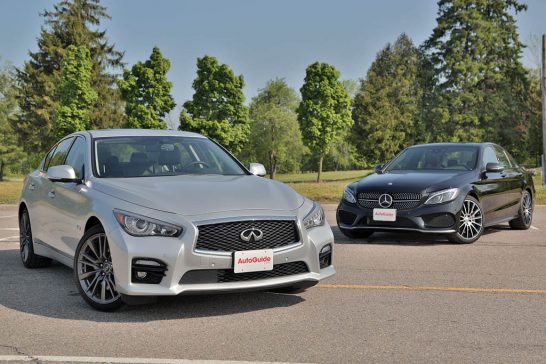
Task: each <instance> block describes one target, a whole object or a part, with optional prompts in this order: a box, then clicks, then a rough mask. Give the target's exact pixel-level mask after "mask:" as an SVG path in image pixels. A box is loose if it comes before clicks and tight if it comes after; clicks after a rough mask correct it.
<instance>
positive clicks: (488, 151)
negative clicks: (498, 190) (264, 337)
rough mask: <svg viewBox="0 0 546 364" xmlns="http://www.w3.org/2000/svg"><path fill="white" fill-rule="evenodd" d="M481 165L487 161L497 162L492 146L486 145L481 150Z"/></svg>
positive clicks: (484, 164)
mask: <svg viewBox="0 0 546 364" xmlns="http://www.w3.org/2000/svg"><path fill="white" fill-rule="evenodd" d="M482 160H483V167H484V168H485V166H486V165H487V163H499V160H498V159H497V155H496V154H495V151H494V150H493V148H492V147H486V148H485V149H484V150H483V156H482Z"/></svg>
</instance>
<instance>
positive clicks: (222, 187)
mask: <svg viewBox="0 0 546 364" xmlns="http://www.w3.org/2000/svg"><path fill="white" fill-rule="evenodd" d="M93 188H94V189H96V190H97V191H100V192H102V193H105V194H108V195H110V196H114V197H117V198H119V199H121V200H124V201H127V202H130V203H134V204H137V205H140V206H144V207H147V208H152V209H155V210H160V211H167V212H171V213H177V214H181V215H186V216H191V215H201V214H207V213H215V212H225V211H237V210H239V211H240V210H269V211H290V210H295V209H297V208H298V207H300V206H301V205H302V204H303V202H304V198H303V197H302V196H301V195H299V194H298V193H296V192H295V191H294V190H293V189H291V188H290V187H288V186H287V185H285V184H282V183H280V182H277V181H272V180H268V179H266V178H261V177H256V176H248V175H244V176H222V175H203V176H197V175H181V176H163V177H139V178H101V179H95V180H94V181H93Z"/></svg>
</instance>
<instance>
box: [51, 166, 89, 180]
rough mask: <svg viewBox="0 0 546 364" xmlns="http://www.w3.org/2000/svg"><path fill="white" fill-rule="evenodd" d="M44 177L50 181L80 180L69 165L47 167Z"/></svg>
mask: <svg viewBox="0 0 546 364" xmlns="http://www.w3.org/2000/svg"><path fill="white" fill-rule="evenodd" d="M46 177H47V178H48V179H49V180H50V181H51V182H73V183H80V182H81V179H79V178H77V177H76V172H74V168H72V166H69V165H62V166H54V167H49V168H48V169H47V173H46Z"/></svg>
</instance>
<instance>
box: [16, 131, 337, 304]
mask: <svg viewBox="0 0 546 364" xmlns="http://www.w3.org/2000/svg"><path fill="white" fill-rule="evenodd" d="M265 173H266V172H265V169H264V167H263V166H262V165H261V164H257V163H251V164H250V167H249V168H248V169H247V168H245V167H244V166H243V165H242V164H241V163H240V162H239V161H237V160H236V159H235V158H234V157H233V156H232V155H231V154H230V153H228V152H227V151H226V150H225V149H224V148H223V147H222V146H220V145H219V144H217V143H215V142H214V141H212V140H210V139H208V138H206V137H203V136H201V135H198V134H194V133H186V132H176V131H150V130H147V131H146V130H102V131H86V132H79V133H75V134H72V135H69V136H67V137H65V138H64V139H62V140H61V141H59V142H58V143H57V144H56V145H55V146H53V148H51V150H50V151H49V153H47V155H46V156H45V157H44V159H43V160H42V162H41V164H40V166H39V168H38V169H37V170H35V171H33V172H32V173H30V174H29V175H28V176H27V177H26V179H25V182H24V187H23V191H22V195H21V200H20V204H19V222H20V248H21V259H22V261H23V264H24V265H25V266H26V267H28V268H34V267H43V266H46V265H48V264H49V263H50V262H51V259H55V260H57V261H59V262H61V263H63V264H65V265H68V266H69V267H72V268H73V269H74V277H75V281H76V285H77V288H78V290H79V292H80V294H81V296H82V297H83V299H84V300H85V301H86V302H88V303H89V304H90V305H91V306H93V307H95V308H97V309H100V310H112V309H116V308H118V307H120V306H121V305H122V304H123V303H124V302H132V301H133V302H134V301H135V299H138V298H141V299H142V298H145V297H154V296H165V295H177V294H186V293H208V292H232V291H252V290H280V291H282V292H286V293H293V292H298V291H301V290H303V289H305V288H308V287H310V286H313V285H315V284H316V283H317V282H318V281H320V280H322V279H324V278H327V277H329V276H332V275H333V274H334V273H335V270H334V267H333V265H332V258H333V247H334V245H333V234H332V231H331V229H330V227H329V226H328V224H327V222H326V221H325V218H324V212H323V210H322V208H321V207H320V205H319V204H317V203H315V202H313V201H310V200H309V199H307V198H304V197H302V196H301V195H299V194H297V193H296V192H295V191H293V190H292V189H291V188H289V187H288V186H286V185H284V184H282V183H279V182H276V181H271V180H268V179H265V178H261V176H264V175H265Z"/></svg>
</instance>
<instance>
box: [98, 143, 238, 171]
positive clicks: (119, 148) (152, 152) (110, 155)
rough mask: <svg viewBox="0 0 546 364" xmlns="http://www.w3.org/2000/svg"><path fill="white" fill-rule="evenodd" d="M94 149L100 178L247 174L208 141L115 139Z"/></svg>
mask: <svg viewBox="0 0 546 364" xmlns="http://www.w3.org/2000/svg"><path fill="white" fill-rule="evenodd" d="M94 148H95V150H94V152H95V153H94V155H95V168H96V173H97V176H98V177H106V178H117V177H150V176H173V175H181V174H221V175H243V174H246V172H245V171H244V169H243V168H241V166H240V165H239V164H238V163H237V162H236V161H235V160H234V159H233V158H232V157H231V156H230V155H229V154H228V153H226V152H225V151H224V150H223V149H222V148H220V147H219V146H218V145H217V144H215V143H214V142H212V141H211V140H209V139H205V138H193V137H170V136H157V137H155V136H152V137H150V136H143V137H112V138H101V139H96V141H95V146H94Z"/></svg>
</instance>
